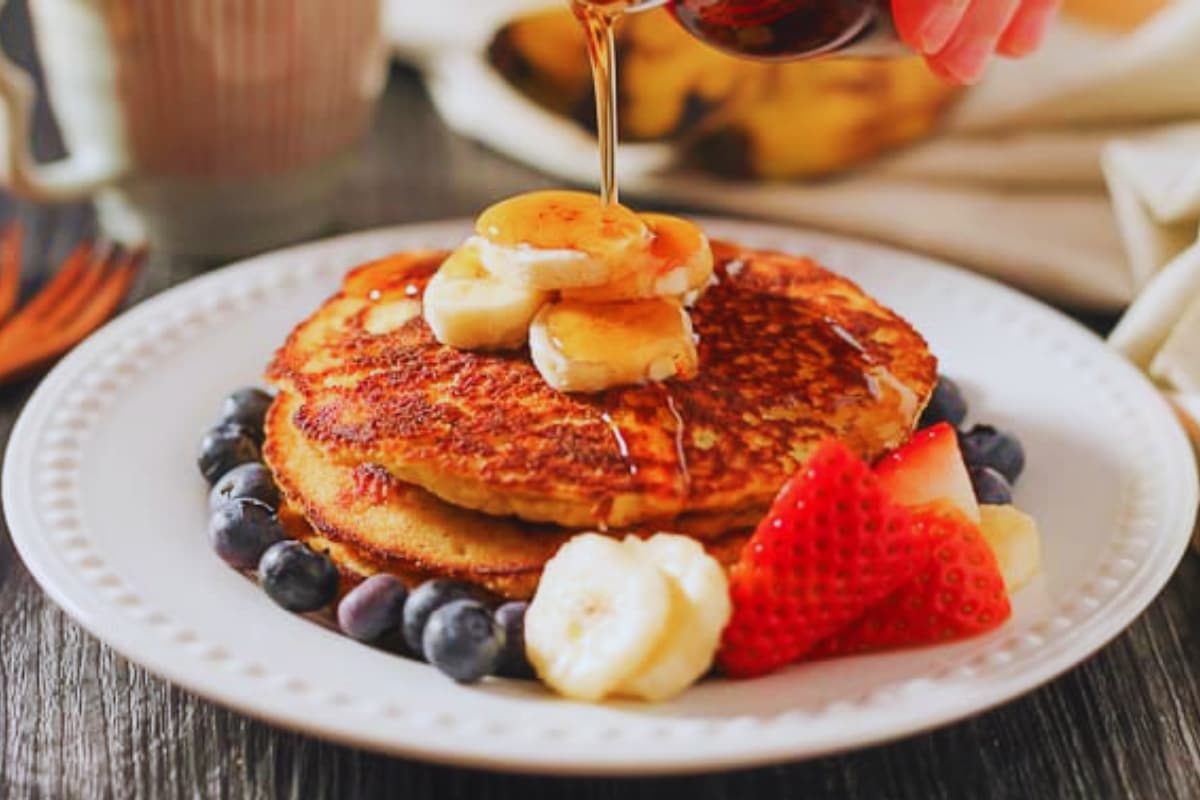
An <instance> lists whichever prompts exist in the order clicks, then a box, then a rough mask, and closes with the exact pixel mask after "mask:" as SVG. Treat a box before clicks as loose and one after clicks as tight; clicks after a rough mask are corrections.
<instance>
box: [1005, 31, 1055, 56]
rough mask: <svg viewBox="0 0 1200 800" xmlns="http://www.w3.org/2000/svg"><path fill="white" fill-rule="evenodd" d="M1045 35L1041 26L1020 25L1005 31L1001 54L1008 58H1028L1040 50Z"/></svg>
mask: <svg viewBox="0 0 1200 800" xmlns="http://www.w3.org/2000/svg"><path fill="white" fill-rule="evenodd" d="M1044 34H1045V31H1044V29H1043V26H1042V25H1041V24H1031V23H1026V24H1024V25H1021V24H1018V25H1016V26H1015V27H1013V28H1010V29H1009V30H1007V31H1005V33H1004V38H1003V39H1002V40H1001V41H1000V48H999V49H1000V52H1001V53H1004V55H1006V56H1017V57H1020V56H1027V55H1029V54H1030V53H1032V52H1033V51H1034V50H1036V49H1038V46H1039V45H1041V43H1042V38H1043V36H1044Z"/></svg>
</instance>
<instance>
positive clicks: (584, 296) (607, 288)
mask: <svg viewBox="0 0 1200 800" xmlns="http://www.w3.org/2000/svg"><path fill="white" fill-rule="evenodd" d="M642 219H643V220H644V221H645V223H646V226H647V228H649V230H650V235H651V237H653V238H651V240H650V244H649V247H648V248H647V249H646V251H645V252H644V253H643V254H642V255H640V256H637V257H635V258H634V259H633V260H632V261H631V262H630V263H631V267H630V269H629V272H628V274H626V275H625V276H624V277H622V278H618V279H617V280H615V281H613V282H612V283H608V284H605V285H603V286H593V287H588V288H583V289H564V290H563V293H562V297H563V299H564V300H579V301H582V302H586V303H614V302H623V301H627V300H644V299H646V298H651V297H682V296H683V295H685V294H687V293H689V292H694V291H696V290H702V289H704V288H706V287H707V286H708V283H709V281H710V280H711V279H712V274H713V254H712V248H711V247H710V246H709V244H708V237H706V236H705V235H704V233H703V232H701V230H700V228H699V227H698V226H697V225H696V224H695V223H693V222H689V221H688V220H686V219H681V218H680V217H672V216H668V215H667V214H642Z"/></svg>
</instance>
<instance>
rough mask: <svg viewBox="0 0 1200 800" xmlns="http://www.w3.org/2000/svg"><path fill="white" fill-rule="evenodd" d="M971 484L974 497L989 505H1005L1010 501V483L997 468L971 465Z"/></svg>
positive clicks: (1011, 497)
mask: <svg viewBox="0 0 1200 800" xmlns="http://www.w3.org/2000/svg"><path fill="white" fill-rule="evenodd" d="M967 471H968V472H969V473H970V474H971V486H972V487H973V488H974V489H975V499H976V500H978V501H979V502H980V503H983V504H984V505H989V506H1006V505H1008V504H1009V503H1011V502H1012V499H1013V496H1012V484H1010V483H1009V482H1008V479H1007V478H1005V477H1004V475H1003V474H1002V473H1001V472H1000V471H999V470H994V469H992V468H991V467H971V468H970V469H969V470H967Z"/></svg>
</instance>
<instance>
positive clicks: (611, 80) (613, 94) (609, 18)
mask: <svg viewBox="0 0 1200 800" xmlns="http://www.w3.org/2000/svg"><path fill="white" fill-rule="evenodd" d="M628 5H629V0H615V1H614V0H574V2H573V3H572V8H573V9H574V11H575V16H576V17H578V18H579V21H580V23H581V24H582V25H583V30H584V32H585V33H586V34H587V44H588V57H589V58H590V59H591V64H592V84H593V90H594V91H595V94H596V135H597V138H598V140H599V144H600V199H601V200H602V201H603V202H604V203H605V204H614V203H617V202H619V196H618V191H617V63H616V47H615V45H614V43H613V26H614V25H615V24H616V22H617V19H618V18H619V17H620V16H621V14H623V13H624V12H625V9H626V7H627V6H628Z"/></svg>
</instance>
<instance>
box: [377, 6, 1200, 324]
mask: <svg viewBox="0 0 1200 800" xmlns="http://www.w3.org/2000/svg"><path fill="white" fill-rule="evenodd" d="M561 2H562V0H487V2H481V0H440V1H439V3H437V4H434V5H432V6H431V5H430V4H428V3H411V2H406V1H405V0H393V2H392V3H391V4H390V6H389V9H388V26H387V27H388V31H389V35H390V37H391V39H392V41H393V43H394V45H395V47H396V50H397V53H398V54H399V55H400V57H401V58H403V59H405V60H408V61H410V62H412V63H415V64H416V65H417V66H419V67H420V68H421V69H422V70H423V71H424V73H425V74H426V76H427V78H428V81H429V85H430V87H431V91H432V94H433V97H434V101H435V102H436V103H437V105H438V107H439V109H440V111H441V113H442V114H443V115H444V116H445V118H446V119H447V120H448V121H449V123H450V124H451V125H452V126H453V127H455V128H456V129H457V130H459V131H460V132H462V133H465V134H467V135H469V136H472V137H474V138H476V139H478V140H480V141H482V142H484V143H485V144H487V145H489V146H491V147H493V148H495V149H497V150H499V151H501V152H504V153H506V154H508V155H510V156H512V157H514V158H517V159H519V160H522V161H525V162H527V163H529V164H532V165H534V166H537V167H538V168H540V169H542V170H544V171H546V172H548V173H551V174H554V175H558V176H561V177H562V178H564V179H566V180H570V181H575V182H582V183H592V182H594V181H595V178H596V174H597V165H596V155H595V142H594V140H593V138H592V137H591V136H589V135H588V134H587V133H586V132H584V131H581V130H580V129H579V128H578V127H577V126H576V125H574V124H573V123H571V122H569V121H567V120H563V119H561V118H558V117H556V116H554V115H551V114H548V113H546V112H545V111H543V110H542V109H540V108H537V107H536V106H534V105H533V104H532V103H530V102H529V101H528V100H526V99H525V98H524V97H523V96H522V95H520V94H519V93H518V92H516V91H514V90H513V89H512V88H511V87H510V86H508V84H507V83H506V82H505V81H504V80H503V79H502V78H500V76H498V75H497V74H496V73H495V72H494V71H493V70H492V69H491V68H490V66H489V65H488V63H487V59H486V55H485V50H486V47H487V44H488V42H489V41H490V39H491V37H492V35H493V34H494V32H495V31H496V30H497V29H498V28H499V27H500V26H501V25H502V24H503V23H504V22H505V21H506V20H508V19H511V18H512V17H513V16H514V15H515V14H518V13H520V12H521V11H524V10H530V9H534V8H539V7H547V6H556V5H558V4H559V3H561ZM1197 118H1200V2H1196V0H1180V2H1177V3H1176V4H1174V5H1172V6H1168V7H1167V8H1166V9H1165V10H1164V11H1162V12H1160V14H1159V15H1157V16H1156V17H1155V18H1154V19H1152V20H1151V21H1150V22H1149V23H1148V24H1146V25H1144V26H1143V27H1142V28H1141V29H1140V30H1138V31H1136V32H1134V33H1131V34H1127V35H1115V34H1110V33H1100V32H1097V31H1092V30H1087V29H1084V28H1082V27H1079V26H1076V25H1071V24H1062V25H1060V26H1059V27H1058V29H1057V30H1056V31H1055V32H1054V33H1053V34H1052V36H1051V40H1050V42H1049V43H1048V46H1047V47H1046V48H1044V49H1043V50H1042V51H1041V52H1039V53H1038V54H1037V55H1035V56H1034V57H1032V58H1030V59H1027V60H1025V61H1020V62H1001V63H998V64H997V65H996V66H995V68H994V69H993V70H992V71H991V73H990V74H989V76H988V78H987V80H985V81H984V82H983V83H982V84H981V85H980V86H978V87H975V88H974V89H973V90H972V91H971V92H969V93H968V94H967V96H966V98H965V99H964V101H963V102H962V103H961V105H960V106H959V107H958V108H957V109H956V111H955V112H954V114H953V117H952V119H951V120H950V121H949V125H948V128H947V130H946V132H945V134H944V135H943V136H940V137H938V138H937V139H935V140H931V141H929V142H927V143H925V144H923V145H921V146H918V147H915V148H912V149H910V150H907V151H905V152H903V153H902V154H899V155H897V156H895V157H893V158H890V159H886V160H884V161H880V162H877V163H876V164H874V165H872V166H870V167H869V168H866V169H863V170H861V171H860V172H858V173H856V174H854V175H853V176H849V177H846V178H843V179H840V180H836V181H832V182H824V183H822V184H820V185H812V184H809V185H806V184H803V183H781V184H769V185H765V186H764V185H763V184H759V183H749V182H748V183H735V182H730V181H728V180H723V179H717V178H713V177H709V176H706V175H704V174H701V173H698V172H695V171H688V170H685V169H682V168H680V167H678V166H677V165H676V164H675V161H674V153H673V152H672V150H671V149H670V148H669V147H665V146H661V145H634V146H627V147H623V148H622V151H621V159H622V160H621V164H620V170H621V177H622V180H623V186H624V188H625V190H626V191H627V192H629V193H631V194H634V195H641V196H646V197H652V198H655V199H659V200H669V201H677V202H685V203H687V204H689V205H700V206H706V207H709V208H713V209H717V210H724V211H729V212H735V213H741V214H748V215H752V216H757V217H764V218H772V219H777V220H784V221H789V222H796V223H801V224H806V225H812V226H818V227H823V228H829V229H834V230H839V231H842V232H846V233H850V234H853V235H858V236H866V237H870V238H875V239H881V240H884V241H889V242H893V243H896V244H899V245H901V246H904V247H908V248H911V249H915V250H921V251H923V252H928V253H931V254H933V255H937V256H941V257H943V258H946V259H949V260H951V261H954V262H957V263H961V264H964V265H966V266H970V267H972V268H974V269H977V270H979V271H982V272H985V273H988V274H991V275H993V276H996V277H998V278H1001V279H1003V280H1005V281H1007V282H1009V283H1012V284H1015V285H1018V286H1021V287H1023V288H1026V289H1028V290H1031V291H1034V292H1036V293H1038V294H1041V295H1043V296H1046V297H1049V298H1051V299H1055V300H1061V301H1064V302H1068V303H1074V304H1078V305H1088V306H1096V307H1102V308H1118V307H1121V306H1123V305H1125V304H1127V303H1128V302H1129V301H1130V300H1132V299H1133V297H1134V296H1135V295H1136V294H1137V293H1138V291H1139V290H1140V289H1141V287H1142V286H1143V285H1144V284H1145V283H1146V281H1147V280H1149V278H1150V275H1151V273H1150V272H1148V271H1147V267H1146V264H1145V263H1143V262H1142V260H1140V259H1132V260H1131V258H1130V255H1131V254H1130V250H1127V246H1128V245H1127V244H1126V241H1125V238H1124V235H1123V234H1124V229H1122V228H1119V227H1118V225H1117V223H1116V220H1115V219H1114V215H1113V211H1112V205H1111V203H1110V201H1109V198H1108V196H1107V194H1106V192H1105V188H1104V174H1103V172H1102V170H1101V158H1100V154H1101V152H1102V151H1103V149H1104V147H1105V145H1106V143H1107V142H1109V141H1110V140H1112V139H1113V138H1114V137H1119V138H1122V139H1129V138H1137V137H1140V136H1143V135H1147V134H1153V133H1156V132H1158V131H1159V130H1161V129H1164V128H1168V127H1169V126H1171V125H1172V124H1174V123H1176V122H1179V121H1183V120H1189V119H1197Z"/></svg>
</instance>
